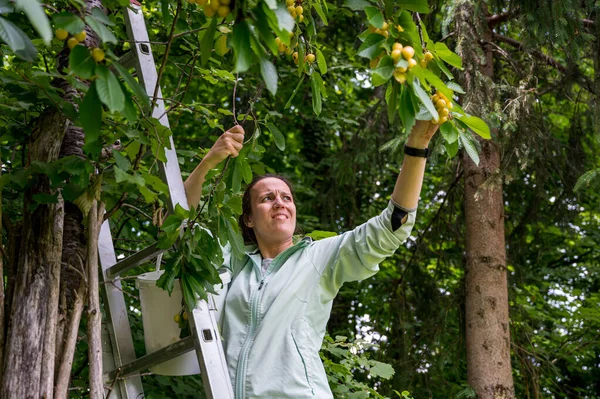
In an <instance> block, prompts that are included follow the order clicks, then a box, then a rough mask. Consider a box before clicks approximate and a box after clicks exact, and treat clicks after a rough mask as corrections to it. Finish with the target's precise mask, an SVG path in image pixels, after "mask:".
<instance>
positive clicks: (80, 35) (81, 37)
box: [73, 30, 87, 43]
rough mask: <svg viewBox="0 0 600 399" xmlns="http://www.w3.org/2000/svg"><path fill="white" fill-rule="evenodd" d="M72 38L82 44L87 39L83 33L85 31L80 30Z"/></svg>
mask: <svg viewBox="0 0 600 399" xmlns="http://www.w3.org/2000/svg"><path fill="white" fill-rule="evenodd" d="M73 37H74V38H75V39H77V41H78V42H79V43H83V41H84V40H85V38H86V37H87V33H85V31H84V30H82V31H81V32H79V33H76V34H74V35H73Z"/></svg>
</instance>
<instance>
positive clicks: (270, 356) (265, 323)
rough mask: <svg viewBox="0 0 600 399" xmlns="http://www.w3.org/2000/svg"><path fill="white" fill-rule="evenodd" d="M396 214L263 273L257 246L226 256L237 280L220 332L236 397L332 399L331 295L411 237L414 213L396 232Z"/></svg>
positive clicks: (307, 245) (313, 245) (291, 252)
mask: <svg viewBox="0 0 600 399" xmlns="http://www.w3.org/2000/svg"><path fill="white" fill-rule="evenodd" d="M393 209H394V206H393V205H392V204H391V203H390V205H389V206H388V207H387V208H386V209H385V210H384V211H383V212H382V213H381V214H380V215H379V216H376V217H374V218H372V219H370V220H369V221H367V222H366V223H364V224H362V225H360V226H358V227H357V228H355V229H354V230H352V231H349V232H346V233H344V234H342V235H339V236H335V237H331V238H326V239H323V240H319V241H315V242H312V241H311V240H310V238H306V239H304V240H302V241H300V242H298V243H297V244H295V245H294V246H292V247H290V248H288V249H287V250H285V251H284V252H282V253H281V254H279V255H278V256H277V257H276V258H275V259H273V261H272V262H271V264H270V266H269V268H268V269H267V271H266V272H265V273H264V275H263V273H262V271H261V263H262V258H261V255H260V252H259V251H258V249H257V248H256V246H253V247H247V249H248V251H247V253H246V255H245V256H244V257H243V259H241V260H239V259H235V258H233V257H226V264H225V266H226V267H227V268H228V269H230V271H231V273H232V275H233V280H232V282H231V284H230V286H229V291H228V292H227V297H226V303H225V308H224V312H223V319H222V323H223V324H222V335H223V340H224V342H223V344H224V347H225V354H226V357H227V363H228V367H229V374H230V376H231V380H232V384H233V391H234V393H235V398H236V399H250V398H269V399H271V398H293V399H301V398H318V399H325V398H332V397H333V396H332V394H331V390H330V389H329V384H328V383H327V376H326V374H325V370H324V368H323V364H322V362H321V359H320V358H319V349H320V348H321V344H322V341H323V336H324V335H325V326H326V325H327V320H328V319H329V314H330V312H331V305H332V303H333V298H334V297H335V296H336V294H337V293H338V291H339V289H340V287H341V286H342V284H344V283H345V282H347V281H356V280H363V279H366V278H368V277H370V276H372V275H373V274H375V273H376V272H377V271H378V270H379V267H378V265H379V263H380V262H381V261H383V260H384V259H385V258H386V257H388V256H390V255H392V254H393V253H394V252H395V251H396V249H397V248H398V247H399V246H400V244H402V243H403V242H404V241H405V240H406V239H407V238H408V236H409V235H410V232H411V230H412V227H413V225H414V220H415V215H416V212H411V213H409V214H408V220H407V222H406V223H404V224H403V225H402V226H401V227H400V228H399V229H398V230H396V231H395V232H393V231H392V227H391V215H392V212H393Z"/></svg>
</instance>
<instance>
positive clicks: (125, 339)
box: [98, 220, 144, 399]
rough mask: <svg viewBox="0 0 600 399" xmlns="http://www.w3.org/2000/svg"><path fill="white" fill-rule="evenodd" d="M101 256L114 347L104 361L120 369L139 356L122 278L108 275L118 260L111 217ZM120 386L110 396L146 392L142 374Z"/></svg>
mask: <svg viewBox="0 0 600 399" xmlns="http://www.w3.org/2000/svg"><path fill="white" fill-rule="evenodd" d="M98 256H99V258H100V266H101V268H102V282H103V284H102V285H104V290H103V292H104V299H105V301H104V304H105V310H106V312H105V313H106V316H107V317H106V319H107V328H108V332H109V336H110V343H111V348H112V362H111V356H110V354H109V353H106V352H105V353H103V361H104V364H105V366H106V367H110V366H113V368H111V369H108V368H105V370H106V371H111V370H114V367H116V368H118V367H121V366H122V365H123V364H126V363H129V362H132V361H134V360H135V359H136V356H135V350H134V347H133V337H132V335H131V326H130V325H129V318H128V316H127V303H126V302H125V296H124V294H123V287H122V285H121V281H120V279H119V278H116V279H114V280H111V279H110V278H107V276H106V270H107V269H109V268H110V267H111V266H113V265H114V264H115V263H117V257H116V254H115V249H114V246H113V240H112V236H111V233H110V225H109V222H108V220H106V221H105V222H104V223H102V227H101V228H100V236H99V237H98ZM111 363H112V364H111ZM106 382H107V383H108V384H109V385H111V384H112V383H113V381H112V379H111V380H107V381H106ZM117 386H118V389H113V390H112V391H111V397H116V398H119V399H120V398H123V399H137V398H140V397H143V395H144V389H143V386H142V379H141V378H140V377H139V376H134V377H131V378H128V379H125V380H119V381H118V383H117Z"/></svg>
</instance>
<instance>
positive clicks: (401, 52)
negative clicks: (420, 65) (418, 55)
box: [391, 42, 417, 84]
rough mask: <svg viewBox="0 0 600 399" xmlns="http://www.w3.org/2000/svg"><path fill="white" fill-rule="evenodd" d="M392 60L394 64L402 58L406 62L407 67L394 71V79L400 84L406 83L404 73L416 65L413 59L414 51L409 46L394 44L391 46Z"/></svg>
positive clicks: (400, 67) (397, 68)
mask: <svg viewBox="0 0 600 399" xmlns="http://www.w3.org/2000/svg"><path fill="white" fill-rule="evenodd" d="M391 56H392V59H393V60H394V64H396V63H398V61H400V58H404V59H405V60H406V62H408V66H407V67H402V66H399V67H396V68H395V69H394V79H396V81H397V82H398V83H400V84H402V83H404V82H406V72H407V71H408V70H409V69H411V68H412V67H414V66H416V65H417V60H415V59H414V58H413V57H414V56H415V49H414V48H412V47H411V46H403V45H402V44H400V43H398V42H396V43H394V44H393V45H392V54H391Z"/></svg>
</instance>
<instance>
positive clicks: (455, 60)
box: [433, 42, 462, 69]
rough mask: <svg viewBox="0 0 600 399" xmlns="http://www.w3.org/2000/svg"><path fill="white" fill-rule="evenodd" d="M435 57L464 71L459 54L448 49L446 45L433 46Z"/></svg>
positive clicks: (437, 44)
mask: <svg viewBox="0 0 600 399" xmlns="http://www.w3.org/2000/svg"><path fill="white" fill-rule="evenodd" d="M433 52H434V55H437V56H438V57H440V58H441V59H442V60H444V61H446V63H448V64H450V65H452V66H453V67H456V68H458V69H462V59H461V58H460V57H459V56H458V54H456V53H453V52H452V51H450V49H448V46H446V45H445V44H444V43H440V42H438V43H436V44H435V45H434V46H433Z"/></svg>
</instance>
